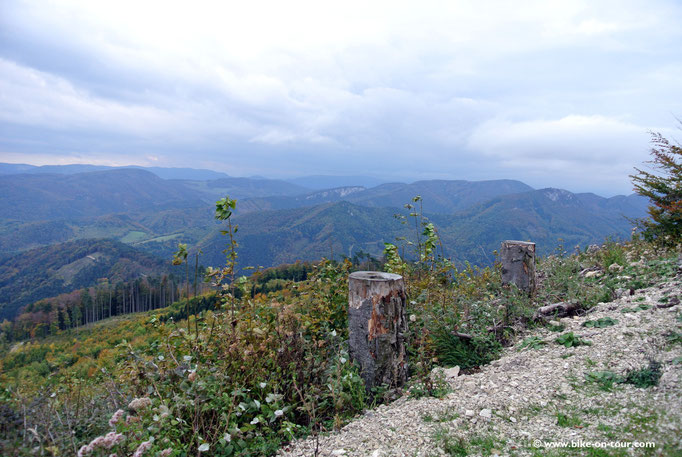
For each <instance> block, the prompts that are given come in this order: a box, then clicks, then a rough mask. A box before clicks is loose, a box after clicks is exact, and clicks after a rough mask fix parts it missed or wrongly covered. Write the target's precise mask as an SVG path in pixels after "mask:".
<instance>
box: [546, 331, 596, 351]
mask: <svg viewBox="0 0 682 457" xmlns="http://www.w3.org/2000/svg"><path fill="white" fill-rule="evenodd" d="M554 341H555V342H556V343H557V344H560V345H562V346H565V347H567V348H571V347H576V346H590V345H591V344H592V343H591V342H590V341H587V340H584V339H582V338H580V337H579V336H576V335H574V334H573V332H568V333H564V334H563V335H559V336H558V337H557V339H555V340H554Z"/></svg>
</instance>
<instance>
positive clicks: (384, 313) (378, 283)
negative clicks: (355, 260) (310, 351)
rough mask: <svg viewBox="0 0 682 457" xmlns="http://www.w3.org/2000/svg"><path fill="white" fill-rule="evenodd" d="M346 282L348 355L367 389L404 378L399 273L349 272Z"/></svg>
mask: <svg viewBox="0 0 682 457" xmlns="http://www.w3.org/2000/svg"><path fill="white" fill-rule="evenodd" d="M348 282H349V284H348V302H349V310H348V320H349V323H348V325H349V336H350V357H351V359H352V360H353V361H355V363H357V364H358V365H359V366H360V373H361V376H362V378H363V379H364V381H365V387H366V388H367V390H369V389H371V388H372V387H374V386H380V385H382V384H386V385H389V386H391V387H399V386H401V385H403V384H404V383H405V381H407V357H406V355H405V333H406V332H407V322H406V320H405V302H406V296H405V285H404V282H403V278H402V276H400V275H396V274H392V273H381V272H375V271H358V272H355V273H351V275H350V277H349V281H348Z"/></svg>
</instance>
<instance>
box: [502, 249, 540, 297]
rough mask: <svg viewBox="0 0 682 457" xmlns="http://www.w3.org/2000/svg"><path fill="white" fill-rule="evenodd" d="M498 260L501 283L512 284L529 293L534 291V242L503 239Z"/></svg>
mask: <svg viewBox="0 0 682 457" xmlns="http://www.w3.org/2000/svg"><path fill="white" fill-rule="evenodd" d="M500 260H501V262H502V284H514V285H516V287H518V288H519V289H521V290H523V291H525V292H528V293H529V294H533V293H534V292H535V243H529V242H526V241H503V242H502V248H501V249H500Z"/></svg>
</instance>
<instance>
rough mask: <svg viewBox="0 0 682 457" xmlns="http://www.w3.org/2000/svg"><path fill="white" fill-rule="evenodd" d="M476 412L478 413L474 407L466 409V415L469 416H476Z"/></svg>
mask: <svg viewBox="0 0 682 457" xmlns="http://www.w3.org/2000/svg"><path fill="white" fill-rule="evenodd" d="M474 414H476V413H475V412H474V410H473V409H467V410H466V411H464V415H465V416H468V417H474Z"/></svg>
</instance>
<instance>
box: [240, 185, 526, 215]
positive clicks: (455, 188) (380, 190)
mask: <svg viewBox="0 0 682 457" xmlns="http://www.w3.org/2000/svg"><path fill="white" fill-rule="evenodd" d="M529 190H533V188H532V187H530V186H528V185H526V184H524V183H522V182H520V181H513V180H504V179H503V180H492V181H462V180H460V181H448V180H432V181H417V182H414V183H411V184H405V183H387V184H381V185H379V186H376V187H372V188H369V189H367V188H362V187H360V186H355V187H339V188H335V189H328V190H325V191H317V192H311V193H308V194H303V195H297V196H290V197H285V196H276V197H264V198H253V199H247V200H244V201H243V202H242V203H241V205H240V207H239V211H241V212H251V211H263V210H273V209H287V208H301V207H304V206H314V205H316V204H322V203H333V202H338V201H341V200H345V201H348V202H351V203H356V204H359V205H362V206H369V207H376V208H379V207H393V208H402V207H403V206H404V205H405V204H406V203H408V202H410V201H411V200H412V198H413V197H415V196H416V195H419V196H421V197H422V201H421V202H420V203H419V205H423V208H424V211H426V212H429V213H441V214H453V213H455V212H458V211H462V210H464V209H466V208H468V207H470V206H473V205H475V204H478V203H482V202H484V201H486V200H489V199H491V198H494V197H497V196H499V195H506V194H515V193H519V192H526V191H529Z"/></svg>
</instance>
